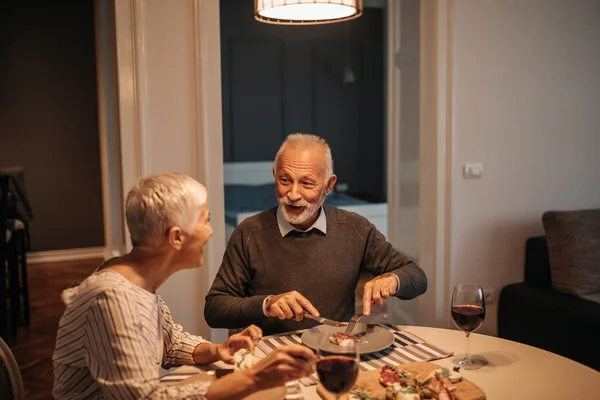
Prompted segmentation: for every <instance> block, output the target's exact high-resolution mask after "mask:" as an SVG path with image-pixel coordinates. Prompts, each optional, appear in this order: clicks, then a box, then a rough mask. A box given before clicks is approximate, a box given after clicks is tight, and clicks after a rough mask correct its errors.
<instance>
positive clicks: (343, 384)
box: [317, 332, 360, 399]
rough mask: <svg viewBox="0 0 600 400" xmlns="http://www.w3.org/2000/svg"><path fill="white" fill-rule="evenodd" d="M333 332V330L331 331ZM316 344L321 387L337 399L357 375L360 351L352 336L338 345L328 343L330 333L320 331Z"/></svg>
mask: <svg viewBox="0 0 600 400" xmlns="http://www.w3.org/2000/svg"><path fill="white" fill-rule="evenodd" d="M332 333H333V332H332ZM319 335H320V336H319V338H318V342H317V343H318V346H317V375H318V376H319V380H320V381H321V384H322V385H323V387H324V388H325V389H326V390H327V391H328V392H330V393H331V394H333V395H334V396H335V398H336V399H339V398H340V396H341V395H343V394H344V393H348V392H349V391H350V389H352V386H354V383H355V382H356V377H357V376H358V369H359V368H358V365H359V361H360V353H359V350H358V342H357V341H356V340H354V339H352V338H350V339H347V342H345V343H343V344H344V346H338V345H335V344H333V343H330V341H329V336H330V333H321V334H319Z"/></svg>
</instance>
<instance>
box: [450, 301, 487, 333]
mask: <svg viewBox="0 0 600 400" xmlns="http://www.w3.org/2000/svg"><path fill="white" fill-rule="evenodd" d="M451 313H452V319H453V320H454V323H455V324H456V326H458V328H459V329H460V330H461V331H463V332H474V331H476V330H477V329H479V327H480V326H481V324H483V320H484V319H485V309H484V308H483V307H480V306H472V305H462V306H454V307H452V310H451Z"/></svg>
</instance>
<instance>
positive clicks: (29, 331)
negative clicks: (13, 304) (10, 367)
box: [11, 259, 103, 400]
mask: <svg viewBox="0 0 600 400" xmlns="http://www.w3.org/2000/svg"><path fill="white" fill-rule="evenodd" d="M102 261H103V260H102V259H93V260H79V261H67V262H56V263H47V264H31V265H28V268H27V272H28V273H29V292H30V295H29V296H30V302H31V326H29V327H23V326H20V327H19V331H18V333H17V337H16V338H15V341H14V343H13V345H12V346H11V348H12V351H13V353H14V355H15V358H16V359H17V362H18V363H19V368H20V370H21V375H22V376H23V383H24V386H25V398H26V399H28V400H40V399H52V382H53V380H54V374H53V370H52V353H53V351H54V344H55V340H56V330H57V327H58V320H59V319H60V317H61V315H62V313H63V310H64V306H63V304H62V301H61V298H60V294H61V292H62V291H63V290H64V289H66V288H67V287H69V285H70V284H72V283H74V282H79V281H81V280H82V279H85V277H87V276H88V275H89V274H91V273H92V272H93V271H94V269H96V267H97V266H98V265H100V264H101V263H102Z"/></svg>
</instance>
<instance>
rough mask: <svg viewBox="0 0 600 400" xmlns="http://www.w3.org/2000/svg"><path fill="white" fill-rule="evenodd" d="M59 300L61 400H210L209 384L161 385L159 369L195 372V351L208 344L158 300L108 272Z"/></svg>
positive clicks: (57, 385)
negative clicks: (187, 368) (192, 368)
mask: <svg viewBox="0 0 600 400" xmlns="http://www.w3.org/2000/svg"><path fill="white" fill-rule="evenodd" d="M62 297H63V302H64V303H65V305H66V309H65V312H64V314H63V316H62V318H61V319H60V323H59V327H58V334H57V338H56V348H55V350H54V355H53V357H52V360H53V362H54V389H53V391H52V394H53V396H54V397H55V398H56V399H109V398H110V399H112V398H115V399H184V398H185V399H204V398H205V396H204V394H205V393H206V391H207V390H208V383H206V382H199V381H197V382H193V383H190V384H188V385H184V386H170V387H167V386H165V385H163V384H161V383H160V382H159V369H160V366H161V365H162V366H163V367H170V366H174V365H182V364H193V363H194V360H193V351H194V349H195V348H196V346H197V345H198V344H199V343H202V342H206V340H204V339H203V338H202V337H199V336H194V335H190V334H188V333H186V332H183V329H182V327H181V325H178V324H175V323H174V322H173V319H172V318H171V313H170V312H169V308H168V307H167V305H166V304H165V303H164V301H163V300H162V299H161V298H160V296H159V295H158V294H154V293H150V292H148V291H146V290H144V289H142V288H140V287H138V286H136V285H134V284H133V283H131V282H130V281H129V280H127V279H126V278H125V277H123V276H122V275H120V274H119V273H117V272H115V271H111V270H104V271H101V272H96V273H94V274H93V275H91V276H90V277H88V278H87V279H86V280H85V281H83V282H82V283H80V284H79V285H78V286H76V287H73V288H70V289H67V290H65V291H64V292H63V295H62ZM159 324H160V328H161V329H160V332H159V329H158V327H159ZM161 338H162V340H161ZM161 341H162V343H161Z"/></svg>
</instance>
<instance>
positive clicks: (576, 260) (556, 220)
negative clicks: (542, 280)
mask: <svg viewBox="0 0 600 400" xmlns="http://www.w3.org/2000/svg"><path fill="white" fill-rule="evenodd" d="M542 222H543V224H544V230H545V231H546V238H547V240H548V253H549V256H550V275H551V277H552V287H554V289H556V290H558V291H560V292H564V293H570V294H573V295H576V296H579V297H583V298H584V299H588V300H591V301H594V302H597V303H600V209H597V210H578V211H548V212H546V213H544V215H543V216H542Z"/></svg>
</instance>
